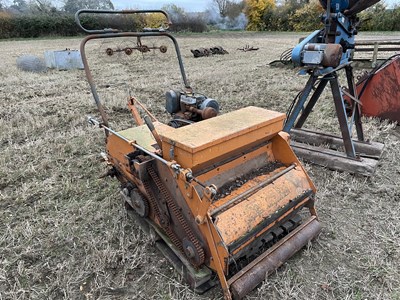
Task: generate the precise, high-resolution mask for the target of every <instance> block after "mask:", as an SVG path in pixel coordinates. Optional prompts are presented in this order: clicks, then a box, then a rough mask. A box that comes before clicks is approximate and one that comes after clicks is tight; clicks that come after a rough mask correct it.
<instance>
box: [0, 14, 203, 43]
mask: <svg viewBox="0 0 400 300" xmlns="http://www.w3.org/2000/svg"><path fill="white" fill-rule="evenodd" d="M81 22H82V25H83V26H84V27H85V28H88V29H103V28H118V29H121V30H124V31H135V30H138V29H140V28H143V27H146V18H142V17H138V16H134V15H122V16H99V15H97V16H88V15H86V16H85V15H82V17H81ZM171 29H172V30H173V31H191V32H203V31H205V30H207V25H206V23H205V21H204V20H202V19H201V18H193V19H184V20H181V21H180V22H176V23H174V25H173V27H172V28H171ZM79 33H82V30H81V29H80V28H79V27H78V25H77V24H76V23H75V19H74V16H73V15H69V14H54V15H45V14H43V15H11V14H8V13H5V12H0V38H3V39H4V38H32V37H41V36H49V35H50V36H75V35H78V34H79Z"/></svg>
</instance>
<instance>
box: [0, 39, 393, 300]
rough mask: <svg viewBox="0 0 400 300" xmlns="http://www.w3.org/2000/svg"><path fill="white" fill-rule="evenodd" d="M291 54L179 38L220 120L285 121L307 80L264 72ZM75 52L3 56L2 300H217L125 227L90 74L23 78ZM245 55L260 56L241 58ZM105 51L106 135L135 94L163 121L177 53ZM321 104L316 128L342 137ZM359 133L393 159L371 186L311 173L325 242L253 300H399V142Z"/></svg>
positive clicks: (121, 123)
mask: <svg viewBox="0 0 400 300" xmlns="http://www.w3.org/2000/svg"><path fill="white" fill-rule="evenodd" d="M364 37H368V36H366V35H364ZM297 40H298V35H296V34H282V35H280V34H269V33H263V34H251V33H245V34H238V33H235V34H230V33H224V34H213V35H209V36H206V35H204V36H203V35H194V36H178V41H179V43H180V46H181V51H182V53H183V59H184V64H185V67H186V71H187V75H188V77H189V79H190V82H191V84H192V87H193V88H194V89H195V90H196V91H198V92H201V93H204V94H206V95H208V96H209V97H212V98H215V99H217V100H218V101H219V102H220V105H221V108H222V113H226V112H229V111H232V110H235V109H238V108H240V107H244V106H247V105H256V106H261V107H265V108H269V109H272V110H277V111H281V112H285V111H286V109H287V107H288V106H289V104H290V102H291V101H292V99H293V97H294V96H295V95H296V94H297V92H298V91H299V90H300V89H301V88H302V87H303V86H304V84H305V81H306V78H302V77H299V76H297V75H296V72H295V71H294V70H288V69H285V70H284V69H275V68H270V67H268V62H269V61H272V60H274V59H277V58H278V57H279V55H280V53H281V52H282V51H283V50H285V49H287V48H289V47H291V46H293V45H295V44H296V41H297ZM79 42H80V40H79V39H67V40H30V41H6V42H1V43H0V55H1V57H2V62H1V69H0V82H1V84H0V153H1V156H0V232H1V234H0V299H1V300H3V299H220V298H221V297H222V293H221V291H220V289H219V288H215V289H213V290H211V291H210V292H207V293H206V294H205V295H196V294H194V293H193V292H191V291H190V290H189V288H188V287H187V286H186V285H185V284H183V283H181V282H180V281H179V278H178V277H177V274H176V273H175V272H174V270H173V269H172V267H171V266H170V265H169V264H168V263H167V261H166V260H165V259H164V258H163V257H162V256H161V254H160V253H159V252H158V251H157V250H156V248H155V247H154V245H153V243H152V240H151V238H150V237H148V236H146V235H145V234H143V233H142V232H141V230H140V229H138V228H137V225H136V224H135V222H134V221H133V220H132V219H131V217H129V216H128V215H127V214H126V211H125V208H124V206H123V205H122V203H121V200H120V197H119V194H118V182H117V181H116V180H112V179H99V178H98V177H99V175H101V174H103V173H104V172H105V170H106V169H105V166H104V165H103V164H102V163H100V162H99V153H100V152H101V151H103V149H104V135H103V133H102V132H101V131H100V130H98V129H96V128H93V127H90V126H88V125H87V124H86V119H85V118H86V117H85V116H86V115H94V116H98V113H97V109H96V107H95V106H94V104H93V100H92V96H91V94H90V92H89V87H88V84H87V82H86V78H85V75H84V72H83V71H81V70H73V71H56V70H51V71H48V72H47V73H45V74H31V73H25V72H22V71H19V70H18V69H17V68H16V66H15V61H16V59H17V57H18V56H20V55H22V54H33V55H41V54H42V53H43V51H45V50H61V49H65V48H71V49H78V47H79ZM129 42H131V43H132V42H133V43H134V41H122V42H121V41H118V42H115V44H113V42H111V45H114V46H119V47H123V44H126V43H128V44H129ZM150 43H154V45H159V44H160V43H161V41H158V40H154V41H152V42H150ZM162 43H164V42H162ZM246 44H248V45H250V46H255V47H259V48H260V50H258V51H254V52H247V53H244V52H241V51H237V50H236V49H237V48H241V47H243V46H245V45H246ZM109 45H110V42H109V41H108V42H106V43H98V42H96V43H92V44H90V45H89V47H88V48H89V52H88V55H89V56H90V57H91V63H92V65H93V66H94V72H93V73H94V77H95V78H98V79H97V81H96V83H97V85H98V88H99V92H100V94H101V96H102V98H103V100H104V102H105V105H106V107H107V111H108V112H109V114H110V117H111V124H112V126H113V127H114V128H116V129H122V128H126V127H127V126H132V124H133V121H132V119H131V117H130V115H129V112H128V110H127V108H126V106H125V103H126V97H127V94H128V91H130V92H131V93H132V95H135V96H136V97H137V98H138V99H140V100H141V101H142V102H144V103H145V104H146V105H147V107H148V108H149V110H150V111H151V112H152V113H153V114H155V115H156V116H157V117H158V118H160V120H162V121H166V120H167V119H168V116H167V114H166V113H165V109H164V96H163V95H164V93H165V91H167V90H169V89H170V88H177V87H180V77H179V70H178V68H177V63H176V59H175V56H174V54H173V51H172V48H171V45H170V44H168V46H169V49H168V52H167V54H165V55H162V54H160V53H157V52H156V53H151V54H147V55H144V56H142V55H139V54H137V53H135V54H134V55H133V56H131V57H124V56H123V55H119V54H118V55H115V56H114V57H111V58H110V57H105V55H104V48H105V47H108V46H109ZM151 45H153V44H150V46H151ZM215 45H220V46H222V47H224V48H225V49H227V50H228V51H229V52H230V53H229V54H228V55H225V56H213V57H205V58H198V59H194V58H193V57H192V56H191V53H190V51H189V50H190V49H194V48H198V47H211V46H215ZM325 96H326V98H327V99H326V100H322V101H321V102H320V103H319V104H318V106H317V107H318V108H317V109H316V110H315V111H314V113H313V114H312V115H311V116H310V119H309V124H310V125H309V127H310V128H318V129H322V130H326V131H336V132H337V130H338V126H337V123H336V122H337V121H336V117H335V113H334V111H333V107H332V101H331V100H330V99H329V95H328V94H326V95H325ZM364 122H365V123H364V128H365V131H366V136H367V137H369V138H370V139H371V140H374V141H379V142H383V143H385V145H386V146H385V151H384V154H383V157H382V159H381V162H380V165H379V167H378V169H377V172H376V174H375V176H374V177H373V178H370V179H367V178H364V177H359V176H353V175H349V174H346V173H340V172H334V171H329V170H327V169H325V168H322V167H319V166H313V165H310V164H305V166H306V169H307V170H308V172H309V174H310V176H311V178H312V179H313V181H314V182H315V184H316V186H317V188H318V194H317V208H318V211H319V217H320V220H321V222H322V224H323V226H324V228H323V231H322V234H321V235H320V236H319V238H318V239H317V240H316V241H315V242H313V243H312V244H310V245H308V247H307V248H306V249H303V250H302V251H300V252H299V253H298V254H296V255H295V256H294V257H293V258H292V259H290V260H289V261H288V262H287V263H285V264H284V265H283V266H282V267H281V268H280V269H279V270H278V271H277V272H276V274H275V275H273V276H270V277H269V278H268V279H267V280H266V281H265V282H264V283H262V285H260V286H259V287H258V288H257V289H256V290H254V291H253V292H252V293H251V294H249V295H248V296H247V298H246V299H266V298H268V299H400V247H399V246H400V190H399V189H400V163H399V161H400V151H399V145H400V130H399V127H396V126H395V125H393V124H390V123H388V122H386V121H383V122H381V121H378V120H375V119H365V120H364Z"/></svg>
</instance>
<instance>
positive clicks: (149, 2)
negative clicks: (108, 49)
mask: <svg viewBox="0 0 400 300" xmlns="http://www.w3.org/2000/svg"><path fill="white" fill-rule="evenodd" d="M382 1H384V2H385V3H386V4H387V5H388V6H392V5H395V4H400V0H382ZM112 2H113V3H114V6H115V8H116V9H128V8H132V9H133V8H138V9H160V8H161V7H162V6H163V5H165V4H171V3H172V4H175V5H177V6H179V7H182V8H183V9H184V10H185V11H187V12H200V11H204V10H206V9H207V8H209V7H210V6H211V4H212V0H206V1H193V0H142V1H137V0H133V1H132V0H112Z"/></svg>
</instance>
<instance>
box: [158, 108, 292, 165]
mask: <svg viewBox="0 0 400 300" xmlns="http://www.w3.org/2000/svg"><path fill="white" fill-rule="evenodd" d="M284 118H285V115H284V114H282V113H278V112H274V111H270V110H266V109H263V108H258V107H252V106H249V107H246V108H243V109H240V110H237V111H233V112H231V113H229V114H224V115H221V116H219V117H218V118H211V119H207V120H204V121H202V122H198V123H195V124H193V125H190V126H185V127H181V128H177V129H174V130H170V131H166V132H160V137H161V140H162V144H163V147H162V148H163V153H164V154H165V155H167V154H170V153H171V149H173V157H168V158H169V159H173V160H176V161H177V162H178V163H179V164H180V165H181V166H183V167H185V168H193V167H195V166H197V165H200V164H203V163H206V162H208V161H210V160H211V159H213V158H217V157H221V156H223V155H225V154H227V153H230V152H231V153H232V152H233V151H235V150H238V149H240V148H243V147H245V148H248V147H250V146H251V144H254V143H257V142H261V141H263V140H264V141H265V140H268V139H270V138H271V137H273V136H274V135H276V134H277V133H278V132H279V130H280V129H281V128H282V123H283V120H284ZM250 132H251V135H250V134H248V133H250ZM171 154H172V153H171Z"/></svg>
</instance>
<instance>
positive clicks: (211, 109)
mask: <svg viewBox="0 0 400 300" xmlns="http://www.w3.org/2000/svg"><path fill="white" fill-rule="evenodd" d="M165 97H166V101H165V109H166V110H167V112H169V113H170V114H171V116H172V118H173V119H172V120H171V121H170V122H169V123H168V125H169V126H172V127H174V128H178V127H182V126H185V125H188V124H191V123H194V122H198V121H201V120H206V119H210V118H213V117H215V116H217V115H218V113H219V104H218V102H217V101H216V100H214V99H211V98H208V97H206V96H204V95H201V94H191V93H190V94H188V93H184V92H181V91H177V90H170V91H168V92H167V93H166V95H165Z"/></svg>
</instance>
